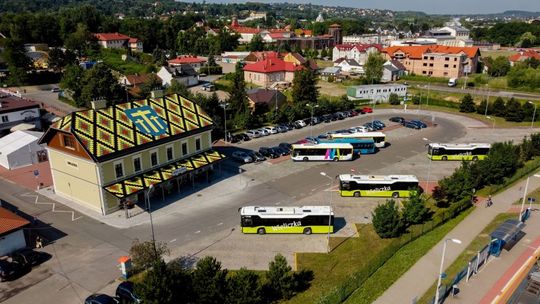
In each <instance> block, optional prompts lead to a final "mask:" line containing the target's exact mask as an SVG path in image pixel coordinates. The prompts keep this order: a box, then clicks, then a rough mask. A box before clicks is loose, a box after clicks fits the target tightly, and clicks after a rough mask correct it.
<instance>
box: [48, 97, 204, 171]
mask: <svg viewBox="0 0 540 304" xmlns="http://www.w3.org/2000/svg"><path fill="white" fill-rule="evenodd" d="M142 106H149V107H150V108H152V109H153V110H154V111H155V112H156V114H157V115H158V116H159V117H160V118H161V119H162V120H163V122H164V123H165V125H166V131H165V132H164V133H163V134H161V135H159V136H153V135H148V134H145V133H143V132H141V131H140V130H139V129H138V128H137V127H136V126H135V124H134V123H133V121H132V120H130V119H129V118H128V116H127V115H126V113H125V112H124V111H125V110H127V109H133V108H137V107H142ZM212 125H213V122H212V119H211V118H210V117H209V116H208V115H207V114H206V113H205V112H204V111H203V110H202V108H201V107H200V106H199V105H197V104H196V103H194V102H192V101H190V100H188V99H186V98H184V97H182V96H180V95H177V94H175V95H170V96H165V97H161V98H156V99H143V100H136V101H130V102H126V103H121V104H116V105H112V106H110V107H106V108H104V109H99V110H92V109H89V110H84V111H78V112H73V113H71V114H69V115H68V116H66V117H64V118H62V119H61V120H59V121H57V122H56V123H54V124H53V125H52V128H54V129H57V130H60V131H64V132H70V133H72V134H73V135H75V136H76V137H77V139H78V140H79V142H80V143H81V144H82V145H83V146H84V148H85V149H86V150H87V152H88V153H89V154H90V155H91V156H92V158H94V159H95V160H98V159H100V158H103V157H110V156H112V154H114V153H116V152H121V151H126V150H129V149H131V148H134V147H137V146H141V145H145V144H149V143H151V142H154V141H159V140H161V139H166V138H169V137H171V136H176V135H180V134H183V133H186V132H190V131H194V130H197V129H200V128H204V127H211V126H212Z"/></svg>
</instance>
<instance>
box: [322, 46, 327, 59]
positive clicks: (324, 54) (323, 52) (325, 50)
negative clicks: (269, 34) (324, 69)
mask: <svg viewBox="0 0 540 304" xmlns="http://www.w3.org/2000/svg"><path fill="white" fill-rule="evenodd" d="M326 57H328V50H327V49H326V48H324V49H322V50H321V58H323V59H324V58H326Z"/></svg>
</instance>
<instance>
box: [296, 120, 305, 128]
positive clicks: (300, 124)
mask: <svg viewBox="0 0 540 304" xmlns="http://www.w3.org/2000/svg"><path fill="white" fill-rule="evenodd" d="M295 123H296V124H298V125H299V126H301V127H302V128H303V127H305V126H307V124H306V122H305V121H303V120H302V119H299V120H297V121H295Z"/></svg>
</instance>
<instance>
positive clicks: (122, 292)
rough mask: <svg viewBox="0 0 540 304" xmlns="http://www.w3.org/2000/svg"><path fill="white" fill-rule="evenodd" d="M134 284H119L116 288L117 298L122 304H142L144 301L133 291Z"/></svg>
mask: <svg viewBox="0 0 540 304" xmlns="http://www.w3.org/2000/svg"><path fill="white" fill-rule="evenodd" d="M133 289H134V288H133V282H130V281H125V282H122V283H120V284H118V287H116V293H115V294H116V297H117V298H118V299H119V300H120V302H122V303H134V304H139V303H142V300H141V298H140V297H139V296H137V295H136V294H135V292H134V290H133Z"/></svg>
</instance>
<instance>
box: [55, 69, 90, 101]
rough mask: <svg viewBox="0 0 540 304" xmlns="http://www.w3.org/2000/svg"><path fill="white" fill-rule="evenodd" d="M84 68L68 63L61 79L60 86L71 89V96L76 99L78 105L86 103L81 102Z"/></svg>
mask: <svg viewBox="0 0 540 304" xmlns="http://www.w3.org/2000/svg"><path fill="white" fill-rule="evenodd" d="M83 76H84V70H83V69H82V68H81V67H80V66H79V65H74V64H71V65H68V66H67V67H66V69H65V71H64V74H63V75H62V79H61V80H60V87H61V88H62V89H64V90H69V91H70V95H71V98H72V99H73V100H74V101H75V104H76V105H77V106H83V105H84V103H81V102H80V99H79V97H80V96H81V91H82V83H81V79H83Z"/></svg>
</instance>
